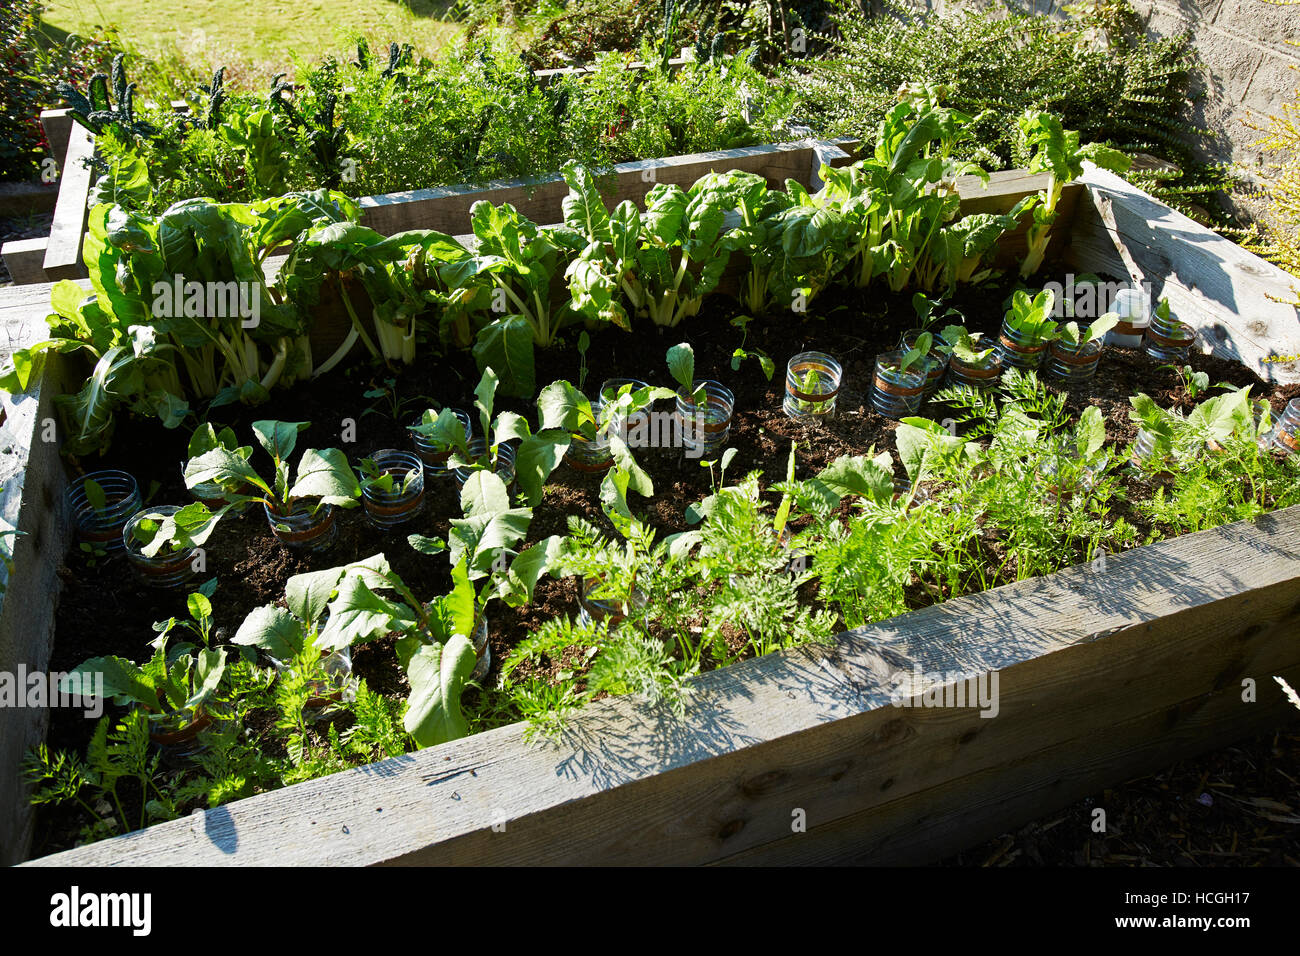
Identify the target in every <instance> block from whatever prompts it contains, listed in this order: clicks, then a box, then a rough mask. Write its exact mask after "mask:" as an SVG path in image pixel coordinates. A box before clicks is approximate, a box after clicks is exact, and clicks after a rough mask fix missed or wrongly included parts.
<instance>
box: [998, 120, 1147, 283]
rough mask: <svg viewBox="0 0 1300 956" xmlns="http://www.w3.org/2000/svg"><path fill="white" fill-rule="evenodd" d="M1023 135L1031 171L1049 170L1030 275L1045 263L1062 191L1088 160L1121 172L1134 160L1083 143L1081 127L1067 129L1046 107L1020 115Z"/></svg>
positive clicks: (1025, 265)
mask: <svg viewBox="0 0 1300 956" xmlns="http://www.w3.org/2000/svg"><path fill="white" fill-rule="evenodd" d="M1020 139H1021V147H1022V148H1023V149H1024V150H1025V151H1026V152H1029V153H1030V154H1031V155H1030V160H1029V171H1030V172H1034V173H1047V174H1048V181H1047V188H1046V189H1044V190H1043V191H1042V192H1041V193H1039V194H1038V202H1037V203H1035V204H1034V205H1033V207H1032V208H1033V217H1034V220H1033V224H1032V225H1031V226H1030V227H1029V236H1028V241H1029V251H1028V252H1027V253H1026V254H1025V258H1024V261H1023V262H1022V263H1021V265H1020V274H1021V276H1024V277H1028V276H1031V275H1033V274H1034V273H1035V272H1037V271H1038V270H1039V268H1040V267H1041V266H1042V264H1043V257H1044V256H1046V255H1047V245H1048V243H1049V242H1050V241H1051V232H1052V224H1053V223H1055V222H1056V216H1057V212H1058V211H1059V210H1058V206H1059V204H1060V201H1061V194H1062V192H1063V191H1064V189H1065V187H1066V185H1067V184H1069V183H1071V182H1073V181H1074V180H1075V179H1077V178H1078V177H1079V176H1080V175H1081V174H1082V173H1083V163H1084V160H1088V161H1090V162H1092V163H1094V164H1096V165H1097V166H1100V167H1102V168H1103V169H1110V170H1113V171H1115V172H1119V173H1122V172H1125V171H1126V170H1127V169H1128V168H1129V166H1130V165H1132V160H1131V159H1129V157H1127V156H1125V155H1124V154H1123V153H1121V152H1119V150H1116V149H1111V148H1110V147H1109V146H1105V145H1103V144H1100V143H1088V144H1086V145H1081V144H1080V142H1079V133H1078V131H1077V130H1067V129H1065V128H1064V127H1063V126H1062V125H1061V120H1060V118H1059V117H1057V116H1054V115H1053V114H1051V113H1046V112H1043V111H1042V110H1034V109H1029V110H1026V111H1025V114H1024V116H1022V117H1021V118H1020Z"/></svg>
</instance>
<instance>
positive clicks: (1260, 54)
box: [901, 0, 1300, 180]
mask: <svg viewBox="0 0 1300 956" xmlns="http://www.w3.org/2000/svg"><path fill="white" fill-rule="evenodd" d="M901 2H902V3H903V4H905V5H909V6H911V7H913V8H914V9H917V10H925V11H928V12H930V13H937V14H940V15H943V14H946V13H951V12H955V11H956V10H958V9H961V8H962V7H963V6H969V5H980V4H982V3H983V2H984V0H901ZM1069 2H1070V0H1022V4H1021V5H1022V6H1023V8H1024V9H1026V10H1032V11H1034V12H1035V13H1038V14H1039V15H1040V16H1048V17H1060V16H1064V8H1065V7H1066V6H1067V5H1068V4H1069ZM1132 3H1133V6H1134V9H1136V10H1137V11H1138V13H1139V14H1141V15H1142V16H1144V17H1146V18H1147V30H1148V32H1149V33H1151V34H1153V35H1156V36H1162V37H1176V36H1180V35H1181V34H1184V33H1190V34H1191V36H1192V42H1193V45H1194V46H1195V48H1196V52H1197V54H1198V56H1199V58H1200V61H1201V68H1200V70H1199V75H1198V76H1197V78H1196V82H1195V84H1194V87H1195V88H1194V90H1193V92H1194V93H1195V94H1197V98H1196V99H1195V101H1194V102H1193V104H1192V108H1191V110H1190V111H1189V116H1188V121H1189V123H1191V124H1194V125H1195V126H1197V127H1199V128H1201V129H1208V130H1211V131H1212V132H1214V133H1215V134H1216V136H1215V137H1214V138H1213V140H1212V141H1211V143H1210V144H1209V145H1208V147H1206V148H1205V149H1204V153H1205V155H1204V157H1203V158H1204V159H1206V160H1208V161H1213V162H1225V163H1233V164H1235V165H1236V166H1237V168H1238V172H1239V173H1240V174H1242V175H1243V177H1244V178H1246V179H1247V180H1250V179H1256V178H1258V177H1261V176H1268V175H1270V171H1269V169H1268V167H1267V163H1268V161H1269V157H1268V156H1267V154H1265V153H1263V152H1262V151H1261V150H1260V149H1259V147H1257V146H1256V145H1255V142H1256V141H1257V140H1258V139H1259V138H1260V136H1261V135H1262V134H1261V133H1260V132H1258V131H1257V130H1255V129H1252V128H1251V126H1250V124H1251V123H1254V124H1255V125H1256V126H1264V125H1266V124H1267V118H1268V116H1269V115H1270V114H1277V113H1279V112H1280V109H1281V104H1282V103H1284V102H1289V101H1291V99H1292V98H1293V97H1294V95H1295V91H1296V89H1297V87H1300V69H1296V68H1295V67H1300V47H1298V46H1292V45H1291V43H1289V42H1288V41H1293V42H1295V43H1300V0H1293V2H1292V3H1290V4H1289V5H1288V4H1278V3H1268V2H1266V0H1132ZM1198 146H1199V144H1198Z"/></svg>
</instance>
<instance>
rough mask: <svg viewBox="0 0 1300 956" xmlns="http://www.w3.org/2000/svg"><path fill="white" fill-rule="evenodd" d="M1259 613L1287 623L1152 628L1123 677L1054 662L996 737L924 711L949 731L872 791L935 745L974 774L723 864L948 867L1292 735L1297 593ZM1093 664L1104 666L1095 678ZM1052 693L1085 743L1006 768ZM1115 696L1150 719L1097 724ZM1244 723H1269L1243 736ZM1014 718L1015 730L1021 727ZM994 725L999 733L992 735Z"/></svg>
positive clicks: (1017, 683) (975, 721)
mask: <svg viewBox="0 0 1300 956" xmlns="http://www.w3.org/2000/svg"><path fill="white" fill-rule="evenodd" d="M1260 600H1266V601H1269V602H1271V603H1272V610H1271V611H1270V615H1271V614H1274V613H1276V614H1282V615H1284V616H1283V617H1281V618H1280V619H1279V620H1277V622H1276V623H1275V624H1273V625H1272V626H1270V627H1267V628H1260V627H1259V626H1258V625H1255V624H1251V623H1249V622H1250V621H1254V620H1256V618H1257V617H1259V615H1256V614H1255V613H1253V612H1252V610H1251V609H1250V608H1249V607H1245V608H1244V609H1245V611H1246V613H1247V618H1246V619H1245V620H1244V621H1243V620H1242V619H1240V618H1239V617H1238V616H1237V615H1239V614H1240V613H1242V610H1243V606H1244V605H1245V604H1246V603H1247V602H1245V601H1243V600H1232V601H1225V602H1224V603H1223V606H1222V608H1221V610H1220V611H1219V612H1218V613H1217V614H1215V617H1216V618H1217V619H1218V620H1217V624H1218V625H1219V627H1218V628H1212V627H1210V626H1209V622H1208V621H1207V620H1206V615H1202V614H1196V615H1194V616H1193V618H1192V619H1191V620H1192V623H1193V626H1194V631H1193V634H1194V636H1193V637H1192V638H1190V639H1185V638H1184V636H1183V635H1182V634H1181V633H1180V632H1179V631H1178V630H1177V627H1180V626H1187V621H1185V620H1184V619H1183V617H1182V616H1181V615H1179V616H1175V618H1174V619H1173V620H1174V621H1176V622H1177V623H1176V624H1172V623H1167V622H1169V619H1160V621H1159V622H1158V624H1157V625H1156V627H1155V628H1153V630H1154V631H1158V632H1159V636H1158V637H1155V638H1154V639H1153V635H1152V634H1151V633H1145V632H1141V631H1139V632H1136V636H1137V639H1136V640H1135V641H1133V642H1131V644H1132V645H1133V647H1132V648H1131V649H1130V652H1129V653H1127V654H1126V655H1125V657H1126V659H1127V661H1128V664H1127V666H1124V667H1119V666H1116V664H1115V662H1114V661H1105V662H1093V661H1091V660H1090V658H1089V657H1088V655H1086V654H1076V655H1072V657H1071V660H1070V661H1069V663H1068V664H1067V665H1066V666H1064V667H1061V666H1059V664H1058V662H1057V661H1056V660H1055V659H1054V658H1048V659H1047V660H1046V662H1045V663H1048V664H1050V666H1051V667H1053V668H1056V672H1055V673H1052V674H1050V675H1049V681H1048V682H1047V683H1038V682H1034V684H1033V685H1029V684H1027V682H1026V677H1024V676H1017V675H1019V674H1020V673H1021V672H1022V671H1023V670H1025V669H1027V668H1028V665H1023V666H1022V667H1021V668H1016V669H1013V670H1011V671H1006V672H1003V674H1002V685H1001V686H1002V689H1003V696H1002V699H1001V703H1002V707H1003V711H1002V715H1000V717H999V719H998V720H996V721H988V722H987V723H988V724H989V725H990V727H989V730H990V733H988V734H981V730H982V729H983V728H981V727H979V726H978V725H979V724H980V723H981V722H982V721H981V720H980V719H979V718H978V717H973V718H972V716H971V715H969V714H963V712H961V711H940V710H930V711H914V712H913V714H916V715H918V716H920V715H924V717H923V718H922V719H923V720H928V721H930V722H942V726H940V727H935V728H930V727H927V726H920V728H919V729H918V731H917V732H916V735H915V736H914V737H910V738H909V739H908V743H907V746H906V749H901V748H900V752H899V753H898V754H897V755H895V754H889V755H887V756H886V760H885V761H882V764H887V765H881V766H879V767H878V773H877V776H876V777H875V779H874V780H872V781H869V782H868V783H866V784H864V786H869V787H872V788H873V789H879V786H880V784H881V782H882V781H884V780H893V779H896V777H895V774H896V773H908V772H910V771H911V769H912V767H913V766H914V765H915V764H914V758H919V759H922V760H923V759H924V758H925V756H926V747H925V739H926V738H928V739H930V740H931V741H934V742H935V743H936V745H937V746H938V747H939V748H943V746H944V745H945V744H946V746H947V749H948V750H949V751H951V752H954V758H953V759H957V760H961V761H962V762H963V763H965V764H966V765H968V766H969V767H970V768H971V770H970V772H969V773H967V774H965V775H962V776H954V777H953V778H952V779H949V780H946V781H944V782H943V783H941V784H939V785H937V786H934V787H930V788H928V789H926V790H924V791H921V792H920V793H914V794H909V795H908V796H906V797H903V798H901V799H897V800H888V802H883V803H880V804H878V805H876V806H871V807H869V808H866V809H862V810H859V811H857V812H856V813H853V814H850V815H849V816H846V817H841V818H839V819H836V820H834V821H833V822H829V823H826V824H821V822H820V821H821V820H823V819H825V818H826V814H825V811H824V810H823V808H821V807H819V806H811V807H808V808H806V809H807V813H808V819H809V824H810V825H809V828H808V832H807V833H801V834H790V835H787V836H785V837H784V838H783V839H777V840H774V841H772V842H770V843H764V844H761V845H759V846H755V847H753V848H752V849H749V850H746V851H744V852H742V853H738V854H734V855H732V856H729V857H726V858H724V859H723V860H721V861H720V862H721V863H723V864H725V865H742V864H743V865H791V864H800V865H807V864H817V865H826V864H853V865H861V864H870V865H876V866H894V865H907V864H909V863H914V862H921V861H928V860H937V859H942V858H943V857H946V856H949V855H951V854H953V853H955V852H957V851H959V850H962V849H964V848H966V847H969V846H973V845H976V844H978V843H980V842H982V841H984V840H988V839H991V838H993V837H996V836H998V835H999V834H1001V833H1005V832H1007V831H1008V830H1010V829H1013V828H1015V827H1016V826H1019V825H1021V824H1023V823H1027V822H1029V821H1031V820H1035V819H1040V818H1042V817H1044V816H1046V815H1049V814H1051V813H1053V812H1055V811H1057V810H1061V809H1064V808H1065V807H1067V806H1069V805H1070V804H1072V803H1075V802H1077V801H1078V800H1080V799H1082V798H1084V797H1087V796H1090V795H1093V794H1096V793H1097V792H1099V791H1101V790H1103V789H1105V788H1107V787H1109V786H1113V785H1114V784H1116V783H1117V782H1119V781H1122V780H1128V779H1131V778H1133V777H1137V776H1141V775H1144V774H1146V773H1150V772H1151V770H1152V769H1154V768H1157V767H1162V766H1167V765H1168V764H1170V763H1172V762H1173V761H1175V760H1180V759H1183V758H1185V757H1194V756H1196V755H1197V754H1200V753H1204V752H1207V751H1210V750H1214V749H1217V748H1218V747H1222V746H1226V745H1228V744H1231V743H1232V742H1234V741H1236V740H1239V739H1241V737H1242V736H1243V734H1244V733H1245V732H1247V731H1248V729H1249V728H1250V727H1251V725H1252V724H1253V725H1254V727H1255V729H1256V730H1257V731H1259V732H1266V731H1268V730H1270V729H1273V728H1276V727H1278V726H1284V725H1285V724H1286V722H1287V720H1288V719H1290V720H1292V721H1294V720H1295V719H1296V718H1295V717H1294V716H1292V715H1290V714H1288V713H1287V712H1286V711H1284V710H1281V704H1282V701H1281V692H1280V690H1279V688H1278V687H1277V685H1276V684H1275V683H1274V682H1273V680H1272V675H1274V674H1280V675H1282V676H1284V677H1286V678H1287V679H1289V680H1290V681H1291V683H1292V684H1294V683H1295V682H1296V681H1297V680H1300V663H1297V650H1296V646H1295V645H1296V641H1295V636H1296V634H1297V633H1298V632H1300V613H1298V611H1297V607H1296V605H1295V590H1294V588H1290V587H1288V586H1286V585H1279V586H1275V587H1274V588H1271V589H1267V591H1266V592H1265V596H1263V597H1261V596H1259V592H1255V594H1254V595H1253V596H1252V597H1251V599H1250V602H1249V603H1254V602H1255V601H1260ZM1265 616H1268V615H1265ZM1107 653H1109V652H1107ZM1087 663H1097V664H1098V666H1095V667H1089V666H1083V665H1085V664H1087ZM1193 670H1194V674H1193V673H1192V672H1193ZM1170 673H1177V674H1178V675H1179V678H1180V679H1179V680H1178V682H1177V683H1176V685H1171V684H1170V683H1169V682H1168V681H1167V680H1166V675H1168V674H1170ZM1193 677H1194V680H1193V679H1192V678H1193ZM1247 677H1249V678H1251V679H1253V680H1254V681H1256V685H1257V689H1258V692H1259V694H1260V695H1261V697H1264V698H1267V699H1268V706H1256V705H1253V704H1246V703H1244V702H1243V701H1242V687H1241V684H1240V681H1242V680H1244V679H1245V678H1247ZM1196 682H1200V683H1201V684H1202V685H1203V686H1204V687H1205V688H1207V689H1210V690H1208V691H1207V692H1206V693H1203V694H1197V695H1194V696H1191V697H1189V698H1186V699H1183V700H1178V699H1176V698H1177V696H1178V695H1177V694H1176V693H1166V691H1170V690H1173V689H1174V688H1175V687H1176V688H1179V689H1181V690H1182V691H1183V692H1184V693H1185V692H1186V690H1187V688H1188V687H1190V686H1194V684H1195V683H1196ZM1049 685H1050V687H1051V688H1052V689H1051V693H1053V694H1055V695H1057V699H1059V700H1067V699H1068V701H1070V702H1071V703H1076V702H1077V703H1078V705H1079V706H1078V707H1071V708H1068V709H1072V710H1076V711H1078V712H1079V713H1078V715H1077V716H1078V718H1079V719H1081V720H1082V723H1081V725H1080V729H1081V733H1080V734H1079V736H1076V737H1072V738H1070V739H1065V740H1058V742H1055V743H1052V744H1050V745H1049V746H1046V747H1044V748H1043V749H1041V750H1037V751H1034V752H1032V753H1028V754H1027V756H1015V757H1012V758H1011V759H1006V756H1007V754H1008V753H1014V754H1017V755H1019V754H1022V753H1026V752H1027V751H1028V750H1029V749H1030V746H1032V744H1030V743H1028V742H1023V741H1020V740H1016V741H1014V743H1013V745H1012V746H1010V747H1008V744H1007V742H1006V740H1005V738H1004V737H1000V736H997V735H994V734H993V733H992V730H994V729H996V730H1004V731H1005V730H1008V729H1011V730H1027V731H1029V732H1031V733H1032V732H1033V731H1034V730H1035V729H1036V728H1037V727H1038V726H1040V724H1039V722H1035V721H1033V720H1028V721H1025V720H1023V717H1024V714H1023V710H1024V707H1025V706H1026V705H1028V706H1033V705H1034V704H1035V703H1037V704H1041V703H1042V702H1043V701H1042V700H1038V701H1034V700H1026V699H1025V698H1026V697H1032V696H1033V695H1032V694H1031V695H1026V694H1025V693H1023V691H1024V690H1025V689H1027V688H1032V687H1037V688H1039V689H1041V688H1042V687H1045V686H1049ZM1115 694H1124V695H1141V700H1142V703H1143V706H1145V707H1146V708H1148V709H1147V711H1146V712H1145V713H1142V714H1141V715H1139V716H1137V717H1134V718H1132V719H1128V720H1124V721H1122V722H1119V723H1110V722H1106V723H1100V722H1098V721H1096V720H1095V719H1094V717H1093V716H1092V715H1091V713H1090V712H1091V710H1092V709H1093V708H1094V707H1096V706H1100V707H1102V708H1103V709H1105V708H1108V707H1113V706H1114V702H1113V700H1110V699H1109V698H1113V697H1114V695H1115ZM1062 709H1066V708H1062ZM1243 714H1245V715H1246V716H1248V717H1255V718H1257V720H1254V721H1249V720H1248V721H1246V722H1244V723H1243V719H1242V718H1243ZM1003 717H1005V718H1006V720H1007V721H1010V722H1012V723H1011V726H1010V727H1008V725H1007V723H1005V722H1004V720H1003ZM1016 721H1019V722H1018V723H1017V722H1016ZM993 724H997V727H996V728H993V727H992V725H993ZM940 752H941V753H942V749H941V751H940ZM891 789H892V788H891ZM887 796H888V792H886V794H885V797H886V798H887ZM792 799H793V797H792ZM1103 809H1107V810H1108V813H1109V815H1108V821H1107V822H1108V824H1109V825H1110V826H1112V827H1116V828H1119V827H1126V826H1128V825H1130V824H1131V821H1127V820H1124V819H1123V818H1122V817H1118V816H1116V812H1115V810H1114V808H1106V807H1104V806H1103ZM1091 822H1092V821H1091V820H1090V819H1076V820H1072V821H1070V824H1071V825H1074V826H1077V827H1087V826H1088V825H1089V824H1090V823H1091Z"/></svg>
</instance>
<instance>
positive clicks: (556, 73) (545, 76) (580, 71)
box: [533, 51, 695, 86]
mask: <svg viewBox="0 0 1300 956" xmlns="http://www.w3.org/2000/svg"><path fill="white" fill-rule="evenodd" d="M683 52H685V51H683ZM694 59H695V58H694V56H690V57H687V56H675V57H673V58H672V59H670V60H669V61H668V69H669V70H670V71H671V72H674V73H675V72H677V71H678V70H680V69H681V68H682V67H683V66H685V65H686V64H687V63H691V62H693V61H694ZM646 66H647V64H645V63H643V62H641V61H640V60H632V61H631V62H629V63H627V64H625V65H624V66H623V69H624V70H631V71H634V72H636V71H640V70H644V69H645V68H646ZM595 72H596V68H595V67H594V66H560V67H555V68H554V69H550V70H536V71H535V72H534V73H533V77H534V78H535V79H536V80H537V84H538V85H539V86H547V85H549V84H551V83H553V82H555V81H556V80H558V79H562V78H563V77H566V76H575V77H582V76H590V75H591V74H592V73H595Z"/></svg>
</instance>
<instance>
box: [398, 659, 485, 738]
mask: <svg viewBox="0 0 1300 956" xmlns="http://www.w3.org/2000/svg"><path fill="white" fill-rule="evenodd" d="M477 660H478V658H477V656H476V655H475V653H474V645H473V644H472V643H470V641H469V639H468V638H467V637H465V636H464V635H461V634H453V635H452V636H451V638H449V639H448V641H447V643H446V644H425V645H423V646H422V647H420V649H419V650H417V651H416V652H415V653H414V654H412V655H411V659H410V663H409V664H408V665H407V672H406V676H407V680H408V681H409V682H410V684H411V695H410V697H408V698H407V701H406V715H405V717H403V719H402V726H403V727H405V728H406V732H407V733H409V734H410V735H411V737H412V738H414V740H415V742H416V743H417V744H418V745H419V746H421V747H433V746H436V745H437V744H441V743H446V742H447V741H449V740H456V739H458V738H460V737H464V736H465V735H466V734H467V733H469V722H468V721H467V720H466V719H465V715H464V714H463V713H462V712H461V709H460V695H461V692H462V691H463V690H464V688H465V682H466V681H467V680H468V679H469V675H470V674H472V673H473V672H474V665H475V664H476V663H477Z"/></svg>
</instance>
